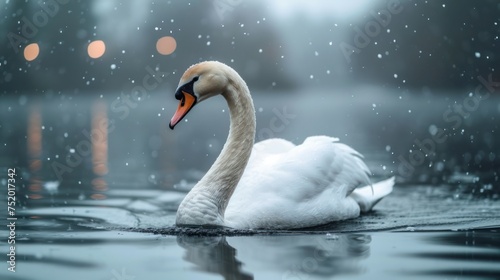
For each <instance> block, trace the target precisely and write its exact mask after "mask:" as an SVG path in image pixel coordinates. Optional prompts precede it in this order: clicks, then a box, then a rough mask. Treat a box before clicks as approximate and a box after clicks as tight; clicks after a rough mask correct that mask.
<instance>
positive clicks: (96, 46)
mask: <svg viewBox="0 0 500 280" xmlns="http://www.w3.org/2000/svg"><path fill="white" fill-rule="evenodd" d="M87 52H88V54H89V56H90V57H91V58H99V57H101V56H102V55H103V54H104V53H105V52H106V44H104V41H102V40H96V41H93V42H91V43H90V44H89V46H88V47H87Z"/></svg>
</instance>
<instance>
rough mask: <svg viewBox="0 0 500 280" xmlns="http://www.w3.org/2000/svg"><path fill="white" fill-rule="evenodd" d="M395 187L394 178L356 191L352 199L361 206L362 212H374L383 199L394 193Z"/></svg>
mask: <svg viewBox="0 0 500 280" xmlns="http://www.w3.org/2000/svg"><path fill="white" fill-rule="evenodd" d="M393 186H394V177H392V178H389V179H387V180H384V181H380V182H378V183H375V184H373V185H371V186H365V187H361V188H357V189H355V190H354V191H353V192H352V193H351V195H350V196H351V197H352V198H353V199H354V200H355V201H356V202H357V203H358V204H359V208H360V209H361V212H368V211H370V210H372V208H373V206H375V204H377V203H378V202H379V201H380V200H382V198H384V197H385V196H387V195H388V194H390V193H391V192H392V187H393Z"/></svg>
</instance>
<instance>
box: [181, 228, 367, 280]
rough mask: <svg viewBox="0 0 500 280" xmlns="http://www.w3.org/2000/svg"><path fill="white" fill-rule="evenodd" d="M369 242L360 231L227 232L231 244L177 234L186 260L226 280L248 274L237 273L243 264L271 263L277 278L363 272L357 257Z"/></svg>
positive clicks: (363, 255)
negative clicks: (295, 233)
mask: <svg viewBox="0 0 500 280" xmlns="http://www.w3.org/2000/svg"><path fill="white" fill-rule="evenodd" d="M370 242H371V236H369V235H365V234H346V235H327V236H326V237H325V235H313V236H301V235H298V236H283V235H277V236H258V237H257V236H254V237H232V238H231V239H230V243H231V245H229V244H228V242H227V241H226V237H199V236H178V237H177V243H178V244H179V245H180V246H181V247H183V248H184V249H186V253H185V255H184V259H185V260H187V261H189V262H191V263H193V264H195V265H196V266H197V269H201V270H203V271H206V272H210V273H218V274H220V275H222V276H223V277H224V278H225V279H253V276H251V275H250V274H248V273H245V272H242V270H241V267H242V266H243V265H244V266H245V267H246V269H250V268H251V267H260V269H261V268H262V267H263V266H264V267H266V266H267V267H272V269H274V270H276V271H274V272H271V273H272V274H273V275H274V276H276V273H277V274H278V275H280V276H279V279H309V278H311V277H320V278H323V277H332V276H335V275H349V274H360V273H363V272H364V271H365V269H363V267H362V266H361V265H360V261H361V260H363V259H366V258H368V257H369V255H370ZM233 246H234V247H233ZM236 252H238V258H239V259H240V260H241V262H240V261H239V260H237V259H236ZM247 262H248V263H247ZM270 264H272V266H270ZM254 272H255V273H260V272H262V271H260V270H259V269H257V270H255V271H254Z"/></svg>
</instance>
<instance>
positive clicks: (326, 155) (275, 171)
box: [226, 136, 370, 228]
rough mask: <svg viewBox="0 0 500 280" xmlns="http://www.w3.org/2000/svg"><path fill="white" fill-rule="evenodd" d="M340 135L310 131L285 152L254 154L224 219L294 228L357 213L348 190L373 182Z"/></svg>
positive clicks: (253, 224) (249, 224) (357, 156)
mask: <svg viewBox="0 0 500 280" xmlns="http://www.w3.org/2000/svg"><path fill="white" fill-rule="evenodd" d="M337 141H338V139H336V138H331V137H326V136H315V137H309V138H308V139H306V140H305V141H304V143H303V144H301V145H298V146H295V147H293V148H291V149H288V151H287V152H283V153H274V154H272V153H271V154H269V153H267V154H265V153H263V154H260V156H257V157H255V158H254V159H252V162H251V163H250V164H249V165H248V168H247V169H246V170H245V173H244V174H243V177H242V179H241V180H240V183H239V184H238V187H237V188H236V190H235V192H234V194H233V196H232V197H231V200H230V201H229V205H228V208H227V209H226V220H227V221H228V222H229V223H230V224H231V223H232V225H233V226H235V227H273V225H274V227H276V225H278V226H279V225H280V224H281V225H285V226H284V227H288V228H291V227H305V226H311V225H318V224H321V223H326V222H330V221H333V220H340V219H346V218H351V217H355V216H357V215H358V214H359V206H357V204H356V203H355V201H354V200H353V199H352V198H350V197H348V196H349V194H351V193H352V191H353V190H354V189H355V188H356V187H358V186H365V185H369V184H370V181H369V179H368V168H367V167H366V165H365V164H364V163H363V161H362V160H361V155H360V154H359V153H358V152H356V151H355V150H353V149H352V148H350V147H349V146H347V145H344V144H341V143H338V142H337ZM263 155H264V156H263ZM266 221H269V224H266ZM235 223H240V224H239V225H238V224H235ZM244 223H246V224H244ZM289 223H295V226H292V225H287V224H289Z"/></svg>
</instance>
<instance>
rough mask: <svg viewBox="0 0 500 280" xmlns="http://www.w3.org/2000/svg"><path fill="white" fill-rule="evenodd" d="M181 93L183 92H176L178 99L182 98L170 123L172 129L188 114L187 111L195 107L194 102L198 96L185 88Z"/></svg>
mask: <svg viewBox="0 0 500 280" xmlns="http://www.w3.org/2000/svg"><path fill="white" fill-rule="evenodd" d="M180 93H181V94H179V93H176V95H175V96H176V98H177V99H180V101H179V105H178V106H177V110H176V111H175V114H174V116H173V117H172V119H171V120H170V123H169V124H168V126H169V127H170V129H174V127H175V125H176V124H178V123H179V122H180V121H181V120H182V119H183V118H184V117H185V116H186V115H187V113H189V110H191V108H193V107H194V104H196V97H195V96H194V95H191V94H189V93H187V92H185V91H183V90H181V91H180ZM178 97H180V98H178Z"/></svg>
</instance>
